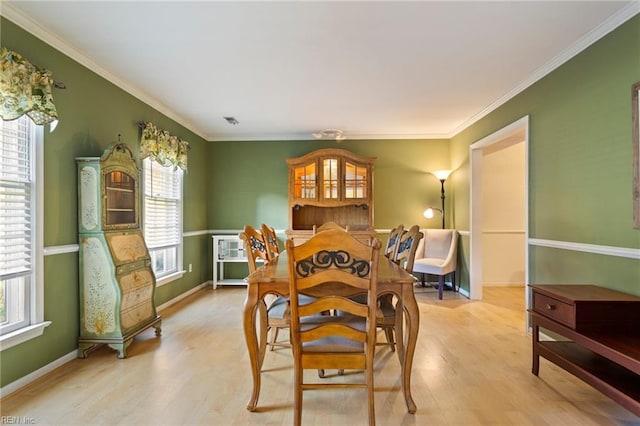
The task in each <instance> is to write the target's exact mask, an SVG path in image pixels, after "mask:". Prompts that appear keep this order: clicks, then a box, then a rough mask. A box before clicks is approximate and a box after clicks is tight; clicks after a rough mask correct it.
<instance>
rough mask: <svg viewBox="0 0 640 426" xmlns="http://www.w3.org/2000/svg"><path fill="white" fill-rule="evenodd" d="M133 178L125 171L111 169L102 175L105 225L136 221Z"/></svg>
mask: <svg viewBox="0 0 640 426" xmlns="http://www.w3.org/2000/svg"><path fill="white" fill-rule="evenodd" d="M135 185H136V181H135V179H134V178H133V177H132V176H130V175H128V174H127V173H124V172H121V171H113V172H109V173H106V174H105V176H104V187H105V191H106V194H105V211H106V217H105V220H106V225H127V224H135V223H136V211H135V202H136V201H135V200H136V193H135V187H136V186H135Z"/></svg>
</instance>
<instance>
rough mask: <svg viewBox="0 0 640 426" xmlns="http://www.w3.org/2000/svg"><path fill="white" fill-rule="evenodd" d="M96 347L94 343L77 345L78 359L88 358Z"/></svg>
mask: <svg viewBox="0 0 640 426" xmlns="http://www.w3.org/2000/svg"><path fill="white" fill-rule="evenodd" d="M96 346H98V345H97V344H96V343H79V344H78V358H86V357H88V356H89V352H91V351H92V350H94V349H95V348H96Z"/></svg>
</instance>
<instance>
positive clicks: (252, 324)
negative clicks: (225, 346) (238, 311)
mask: <svg viewBox="0 0 640 426" xmlns="http://www.w3.org/2000/svg"><path fill="white" fill-rule="evenodd" d="M252 290H253V288H252V286H248V287H247V298H246V299H245V301H244V309H243V326H244V336H245V340H246V343H247V349H248V350H249V361H250V362H251V375H252V376H253V390H252V392H251V398H250V399H249V402H248V403H247V410H249V411H255V409H256V406H257V405H258V396H259V395H260V364H261V360H260V358H261V357H260V348H259V346H258V334H257V332H256V311H257V310H258V304H259V301H258V294H257V292H256V291H252Z"/></svg>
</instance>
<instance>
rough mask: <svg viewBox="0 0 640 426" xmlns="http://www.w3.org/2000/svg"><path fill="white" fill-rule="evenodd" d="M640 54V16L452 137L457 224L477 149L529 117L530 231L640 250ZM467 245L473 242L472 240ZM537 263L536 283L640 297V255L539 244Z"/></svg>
mask: <svg viewBox="0 0 640 426" xmlns="http://www.w3.org/2000/svg"><path fill="white" fill-rule="evenodd" d="M639 52H640V15H636V16H635V17H634V18H632V19H631V20H629V21H628V22H626V23H625V24H623V25H622V26H620V27H619V28H618V29H616V30H615V31H614V32H612V33H610V34H608V35H607V36H605V37H603V38H602V39H601V40H599V41H598V42H596V43H595V44H594V45H592V46H590V47H589V48H588V49H586V50H584V51H583V52H581V53H580V54H578V55H576V56H575V57H574V58H572V59H571V60H570V61H568V62H567V63H565V64H563V65H562V66H560V67H559V68H558V69H556V70H555V71H554V72H552V73H550V74H549V75H548V76H546V77H545V78H543V79H541V80H540V81H538V82H537V83H535V84H533V85H532V86H531V87H529V88H528V89H526V90H525V91H523V92H522V93H521V94H520V95H518V96H516V97H514V98H513V99H511V100H510V101H508V102H507V103H505V104H504V105H503V106H501V107H500V108H498V109H496V110H495V111H493V112H492V113H491V114H489V115H488V116H486V117H485V118H483V119H482V120H480V121H478V122H477V123H475V124H473V125H472V126H470V127H468V128H467V129H465V130H464V131H463V132H461V133H460V134H458V135H456V136H455V137H454V138H452V140H451V155H452V165H453V166H454V167H455V168H457V170H456V172H455V173H454V174H453V175H452V178H453V183H454V186H455V195H454V197H455V200H454V204H455V224H456V227H457V228H458V229H469V220H470V219H469V146H470V145H471V144H473V143H474V142H476V141H478V140H480V139H482V138H484V137H485V136H487V135H489V134H492V133H493V132H495V131H497V130H499V129H501V128H503V127H505V126H507V125H508V124H510V123H512V122H514V121H516V120H518V119H519V118H521V117H523V116H526V115H529V120H530V121H529V194H528V201H529V224H528V226H529V237H530V238H536V239H545V240H555V241H561V242H574V243H584V244H595V245H603V246H613V247H621V248H635V249H637V248H640V230H638V229H633V226H632V220H633V206H632V173H633V169H632V161H631V159H632V148H631V85H632V84H633V83H635V82H637V81H639V80H640V53H639ZM462 244H463V246H464V247H465V248H468V237H463V241H462ZM467 253H468V249H467ZM464 264H466V265H468V255H465V258H464ZM529 268H530V282H531V283H532V284H549V283H586V284H598V285H602V286H606V287H611V288H616V289H619V290H623V291H626V292H628V293H633V294H638V295H640V261H638V259H630V258H620V257H615V256H606V255H596V254H591V253H582V252H577V251H573V250H561V249H552V248H547V247H541V246H535V247H534V246H531V252H530V259H529ZM464 285H465V284H463V287H464ZM466 285H468V283H466Z"/></svg>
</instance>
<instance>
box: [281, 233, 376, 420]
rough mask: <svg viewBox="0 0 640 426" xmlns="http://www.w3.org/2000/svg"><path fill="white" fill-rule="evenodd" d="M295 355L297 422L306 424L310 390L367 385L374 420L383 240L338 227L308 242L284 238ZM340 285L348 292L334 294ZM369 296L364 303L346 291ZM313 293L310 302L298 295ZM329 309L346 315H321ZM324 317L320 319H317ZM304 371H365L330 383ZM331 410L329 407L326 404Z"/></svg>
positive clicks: (318, 234)
mask: <svg viewBox="0 0 640 426" xmlns="http://www.w3.org/2000/svg"><path fill="white" fill-rule="evenodd" d="M286 249H287V256H288V262H289V293H290V297H291V327H290V333H291V344H292V349H293V359H294V424H295V425H301V424H302V393H303V391H306V390H310V389H327V388H328V389H331V388H334V389H335V388H352V387H353V388H364V389H366V391H367V400H368V416H369V425H374V424H375V408H374V394H373V389H374V386H373V356H374V347H375V339H376V336H375V333H376V319H375V313H376V306H377V304H376V301H377V297H376V284H377V283H376V282H377V274H378V256H379V252H380V242H379V241H378V240H375V241H374V243H373V244H372V245H371V246H369V245H366V244H363V243H362V242H360V241H358V240H357V239H355V238H354V237H353V236H351V235H350V234H349V233H347V232H345V231H341V230H338V229H332V230H327V231H324V232H318V233H317V234H315V235H313V236H312V237H311V238H310V239H309V240H308V241H307V242H305V243H303V244H301V245H299V246H294V243H293V241H292V240H287V242H286ZM336 288H340V289H342V290H344V291H345V295H344V296H339V295H336V293H335V291H336ZM358 293H362V294H366V295H367V298H366V303H359V302H357V301H356V300H353V299H351V298H349V297H346V296H348V295H352V294H358ZM302 295H305V296H310V297H315V300H312V301H310V302H308V303H306V302H299V298H300V296H302ZM326 310H334V311H339V312H344V313H346V315H331V316H322V315H321V313H322V312H324V311H326ZM318 318H320V319H318ZM306 369H318V370H324V369H338V370H343V369H355V370H364V371H365V375H364V378H363V380H359V381H356V382H351V381H350V382H340V383H334V382H331V383H327V382H326V381H324V379H323V382H311V381H305V380H304V374H303V373H304V370H306ZM325 408H328V407H325Z"/></svg>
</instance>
